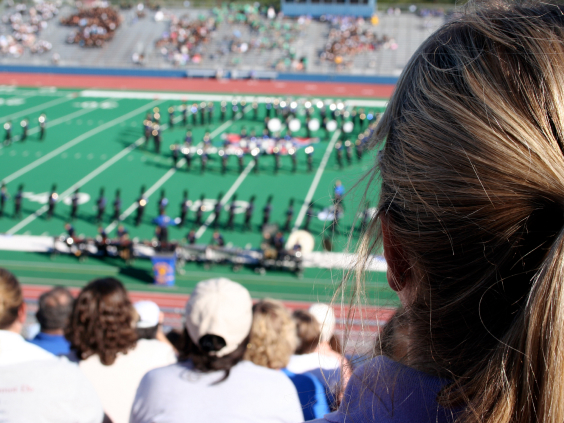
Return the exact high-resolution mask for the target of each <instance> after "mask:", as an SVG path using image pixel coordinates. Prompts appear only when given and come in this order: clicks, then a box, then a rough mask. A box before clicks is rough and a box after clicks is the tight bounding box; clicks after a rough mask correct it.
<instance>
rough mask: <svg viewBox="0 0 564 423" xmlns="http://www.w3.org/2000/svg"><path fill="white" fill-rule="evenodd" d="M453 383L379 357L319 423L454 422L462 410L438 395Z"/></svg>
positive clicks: (358, 371)
mask: <svg viewBox="0 0 564 423" xmlns="http://www.w3.org/2000/svg"><path fill="white" fill-rule="evenodd" d="M449 382H450V381H448V380H445V379H440V378H438V377H435V376H431V375H428V374H426V373H423V372H420V371H417V370H415V369H412V368H410V367H406V366H404V365H403V364H400V363H398V362H395V361H393V360H391V359H389V358H387V357H384V356H378V357H376V358H374V359H372V360H370V361H367V362H366V363H365V364H364V365H362V366H361V367H359V368H358V369H356V370H355V372H354V373H353V375H352V377H351V379H350V380H349V382H348V384H347V387H346V390H345V394H344V396H343V400H342V402H341V405H340V407H339V409H338V410H337V411H335V412H333V413H330V414H327V415H326V416H325V417H324V418H323V419H319V420H315V422H317V423H453V422H454V421H456V418H457V417H458V413H459V411H460V410H452V409H446V408H443V407H442V406H441V405H439V404H438V403H437V395H438V394H439V392H440V391H441V389H443V388H444V387H445V386H446V385H448V384H449Z"/></svg>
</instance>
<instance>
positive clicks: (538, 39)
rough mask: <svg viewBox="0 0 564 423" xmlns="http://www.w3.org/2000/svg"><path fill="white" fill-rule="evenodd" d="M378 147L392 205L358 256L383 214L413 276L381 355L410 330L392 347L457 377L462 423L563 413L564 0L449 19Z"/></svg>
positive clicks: (382, 204)
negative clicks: (403, 344) (404, 345)
mask: <svg viewBox="0 0 564 423" xmlns="http://www.w3.org/2000/svg"><path fill="white" fill-rule="evenodd" d="M531 34H534V36H532V35H531ZM384 140H385V143H384ZM373 146H375V147H377V148H382V152H381V154H379V160H378V161H379V163H378V164H376V165H375V167H374V169H373V172H372V175H371V179H370V180H372V179H376V178H377V179H379V180H380V181H381V191H380V200H379V213H378V214H377V216H376V217H375V218H374V220H373V221H372V222H371V224H370V225H369V228H368V230H367V232H366V235H365V238H364V240H363V242H362V244H361V248H360V251H359V255H360V260H359V262H360V263H366V260H367V258H368V256H369V255H370V254H372V253H373V252H374V251H375V250H376V248H378V246H379V245H380V240H381V228H380V222H379V220H380V219H381V218H382V217H384V216H385V219H386V225H387V231H388V230H389V232H390V233H391V234H392V235H393V240H394V243H395V244H396V245H398V246H399V247H400V248H401V251H402V255H403V256H404V258H405V261H406V262H407V263H408V264H409V275H410V276H409V277H410V280H409V284H411V285H410V286H411V287H413V289H412V291H410V294H413V295H411V297H410V298H409V301H410V303H409V304H404V307H403V308H402V310H401V314H399V315H398V316H397V317H396V318H395V319H393V320H392V325H390V326H389V327H388V328H386V329H385V330H384V331H383V332H382V334H381V336H380V338H379V348H378V351H379V352H380V353H383V354H392V351H394V350H396V349H395V348H394V347H395V346H397V343H398V342H404V341H405V340H404V339H400V338H402V337H400V336H397V335H398V331H399V330H400V328H401V327H404V328H405V327H406V326H407V327H409V330H408V331H405V332H406V337H407V338H408V344H409V347H408V348H407V353H406V354H405V356H403V357H395V356H394V357H393V358H395V359H399V360H400V361H403V362H405V364H408V365H409V366H411V367H413V368H416V369H418V370H421V371H424V372H426V373H430V374H433V375H436V376H438V377H442V378H447V379H449V380H451V381H452V383H451V384H450V385H448V386H447V387H446V388H444V389H443V391H442V392H441V393H440V395H439V398H438V400H439V402H440V403H441V404H442V405H444V406H446V407H450V408H451V409H452V410H456V411H457V413H458V416H459V417H458V420H457V422H458V423H530V422H542V423H561V422H562V421H564V358H563V354H564V292H563V288H562V283H563V282H564V269H563V266H564V229H563V227H564V206H563V204H564V200H563V199H562V196H563V195H564V153H563V150H564V6H558V5H548V4H542V5H532V6H519V5H508V6H504V7H493V8H484V9H480V10H477V11H474V12H471V13H467V14H466V15H464V16H462V17H460V18H458V19H455V20H453V21H451V22H450V23H447V24H446V25H445V26H444V27H443V28H441V29H440V30H439V31H437V32H436V33H435V34H433V35H432V36H431V37H430V38H429V39H428V40H427V41H426V42H425V43H423V45H422V46H421V47H420V48H419V50H418V51H417V52H416V54H415V55H414V57H413V58H412V59H411V61H410V63H409V64H408V66H407V67H406V69H405V70H404V73H403V75H402V77H401V78H400V81H399V82H398V85H397V87H396V91H395V93H394V96H393V98H392V99H391V101H390V104H389V106H388V108H387V110H386V113H385V114H384V116H383V117H382V119H381V121H380V123H379V124H378V127H377V129H376V133H375V139H374V140H373ZM380 146H382V147H380ZM386 233H387V232H386ZM359 280H360V278H359ZM352 292H354V293H356V292H362V287H361V286H357V287H354V288H353V290H352Z"/></svg>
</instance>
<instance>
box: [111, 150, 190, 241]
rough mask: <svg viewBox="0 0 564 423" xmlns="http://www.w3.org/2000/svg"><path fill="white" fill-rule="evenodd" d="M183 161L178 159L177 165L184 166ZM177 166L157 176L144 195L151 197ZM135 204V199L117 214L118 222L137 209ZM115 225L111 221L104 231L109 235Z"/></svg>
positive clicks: (115, 222) (173, 172) (116, 223)
mask: <svg viewBox="0 0 564 423" xmlns="http://www.w3.org/2000/svg"><path fill="white" fill-rule="evenodd" d="M184 163H186V160H185V159H180V160H179V162H178V164H177V166H178V167H182V166H184ZM178 167H173V168H171V169H169V170H168V171H167V172H166V173H165V174H164V175H163V176H161V177H160V178H159V180H158V181H157V182H155V183H154V184H153V185H151V187H150V188H149V189H148V190H147V191H145V197H147V199H149V197H151V195H153V194H154V193H155V191H156V190H158V189H159V188H160V187H161V186H162V185H163V184H164V183H165V182H166V181H168V180H169V179H170V178H171V177H172V175H174V174H175V173H176V170H177V168H178ZM137 206H138V204H137V201H135V202H134V203H133V204H132V205H131V206H129V207H128V208H127V209H126V210H125V211H124V212H123V213H122V214H121V215H120V216H119V220H120V222H121V221H123V220H124V219H126V218H127V217H128V216H129V215H130V214H131V213H133V212H134V211H135V210H137ZM117 225H118V222H117V221H115V220H114V221H113V222H112V223H110V224H109V225H108V226H107V227H106V233H107V234H108V235H109V234H110V232H112V231H113V230H114V229H115V228H116V226H117Z"/></svg>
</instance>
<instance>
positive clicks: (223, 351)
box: [131, 278, 303, 423]
mask: <svg viewBox="0 0 564 423" xmlns="http://www.w3.org/2000/svg"><path fill="white" fill-rule="evenodd" d="M251 324H252V301H251V297H250V295H249V292H248V291H247V290H246V289H245V288H244V287H242V286H241V285H239V284H238V283H235V282H232V281H230V280H228V279H224V278H220V279H210V280H207V281H203V282H200V283H198V284H197V285H196V287H195V288H194V291H193V292H192V295H191V296H190V300H189V301H188V303H187V304H186V330H185V331H184V345H183V348H182V350H181V352H180V354H181V355H180V359H181V360H182V361H181V362H179V363H177V364H173V365H171V366H168V367H165V368H162V369H157V370H153V371H151V372H149V373H147V375H145V377H144V378H143V380H142V381H141V384H140V385H139V389H138V390H137V395H136V397H135V401H134V403H133V409H132V412H131V423H151V422H155V421H156V420H157V419H159V420H160V421H167V422H171V423H172V422H183V421H186V419H187V418H189V419H190V420H191V421H193V422H222V423H224V422H225V423H229V422H243V421H244V422H251V423H252V422H262V423H267V422H288V423H290V422H299V421H302V419H303V415H302V412H301V408H300V403H299V399H298V396H297V394H296V389H295V388H294V386H293V385H292V383H291V382H290V380H289V379H288V378H287V377H286V376H285V375H284V374H282V373H280V372H278V371H274V370H270V369H265V368H263V367H260V366H257V365H255V364H253V363H251V362H249V361H244V360H243V356H244V354H245V351H246V349H247V343H248V341H249V331H250V329H251Z"/></svg>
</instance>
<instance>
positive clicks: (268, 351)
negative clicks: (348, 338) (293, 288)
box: [245, 299, 329, 420]
mask: <svg viewBox="0 0 564 423" xmlns="http://www.w3.org/2000/svg"><path fill="white" fill-rule="evenodd" d="M297 344H298V338H297V336H296V324H295V323H294V321H293V320H292V316H291V315H290V312H289V311H288V310H287V309H286V307H284V305H283V304H282V303H281V302H279V301H275V300H269V299H265V300H262V301H259V302H258V303H256V304H255V305H254V306H253V325H252V328H251V336H250V340H249V344H248V346H247V352H246V353H245V359H246V360H250V361H252V362H253V363H255V364H258V365H259V366H263V367H268V368H270V369H274V370H282V372H284V373H285V374H286V375H287V376H288V377H289V378H290V380H291V381H292V382H293V383H294V385H295V387H296V390H297V391H298V396H299V398H300V402H301V404H302V411H303V413H304V419H305V420H313V419H315V418H318V417H323V416H324V415H325V414H326V413H328V412H329V406H328V404H327V399H326V397H325V388H324V386H323V384H322V383H321V382H320V381H319V380H318V379H317V378H316V377H315V376H313V375H311V374H309V373H304V374H303V375H300V374H295V373H292V372H290V371H289V370H288V369H286V366H287V365H288V361H290V356H291V355H292V353H293V352H294V351H295V349H296V346H297Z"/></svg>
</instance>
